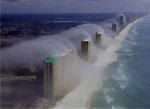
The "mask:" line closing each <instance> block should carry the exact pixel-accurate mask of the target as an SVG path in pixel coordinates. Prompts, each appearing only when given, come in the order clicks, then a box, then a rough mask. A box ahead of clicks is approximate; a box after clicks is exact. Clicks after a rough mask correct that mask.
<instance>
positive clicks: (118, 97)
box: [91, 16, 150, 109]
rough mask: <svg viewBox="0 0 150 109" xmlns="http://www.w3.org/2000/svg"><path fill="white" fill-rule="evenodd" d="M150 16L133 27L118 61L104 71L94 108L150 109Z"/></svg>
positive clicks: (93, 101) (123, 44)
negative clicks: (101, 86) (101, 85)
mask: <svg viewBox="0 0 150 109" xmlns="http://www.w3.org/2000/svg"><path fill="white" fill-rule="evenodd" d="M149 42H150V16H147V17H144V18H143V19H142V20H141V21H140V22H138V23H137V24H135V25H134V26H132V28H131V29H130V31H129V32H128V35H127V36H126V38H125V41H123V43H122V48H121V49H120V50H119V51H117V57H118V60H117V61H116V62H114V63H112V64H110V65H109V66H108V67H107V69H106V70H105V72H104V83H103V88H101V89H100V90H99V91H97V92H96V94H95V97H94V98H93V100H92V102H91V107H92V108H112V109H125V108H150V60H149V59H150V43H149Z"/></svg>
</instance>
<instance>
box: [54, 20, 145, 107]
mask: <svg viewBox="0 0 150 109" xmlns="http://www.w3.org/2000/svg"><path fill="white" fill-rule="evenodd" d="M141 19H142V18H140V19H137V20H135V21H134V22H133V23H131V24H128V25H127V26H126V27H125V28H124V29H123V30H122V31H121V32H120V34H119V35H118V36H116V37H115V40H116V41H117V42H115V43H113V44H112V46H110V47H108V48H107V49H106V50H105V51H104V52H103V53H102V54H100V55H99V56H98V57H99V58H98V59H97V61H96V62H95V63H93V65H94V66H97V67H98V69H97V70H96V71H95V72H94V73H93V72H92V73H93V75H94V76H93V77H94V81H91V80H90V79H91V78H92V77H90V76H91V75H89V77H86V78H84V79H83V81H82V82H81V84H79V85H78V86H77V87H76V89H75V90H73V91H72V92H70V93H69V94H67V95H66V96H65V97H64V98H63V99H62V100H61V101H59V102H57V103H56V106H54V107H53V108H54V109H57V108H78V109H80V108H82V109H86V108H90V101H91V99H92V98H93V97H94V93H95V92H96V91H98V90H100V89H101V87H102V82H103V80H102V79H103V76H102V75H103V70H104V69H105V68H106V67H107V66H108V65H109V64H111V63H112V62H114V61H116V60H117V57H116V51H117V50H118V49H120V47H121V42H122V41H123V40H124V38H125V36H126V35H127V34H128V32H129V30H130V28H131V27H132V26H133V25H134V24H136V23H137V22H139V21H140V20H141ZM102 57H103V58H102ZM105 59H107V60H105ZM95 77H96V78H95ZM100 80H101V81H100ZM99 82H100V83H101V84H98V83H99ZM89 84H91V85H89ZM87 89H88V90H87Z"/></svg>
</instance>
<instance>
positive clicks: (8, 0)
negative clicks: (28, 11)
mask: <svg viewBox="0 0 150 109" xmlns="http://www.w3.org/2000/svg"><path fill="white" fill-rule="evenodd" d="M4 1H6V2H12V3H16V2H28V1H30V0H4Z"/></svg>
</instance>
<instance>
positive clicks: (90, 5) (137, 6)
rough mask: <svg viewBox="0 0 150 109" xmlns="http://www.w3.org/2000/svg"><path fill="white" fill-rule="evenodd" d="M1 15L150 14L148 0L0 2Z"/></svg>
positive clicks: (149, 0) (10, 0)
mask: <svg viewBox="0 0 150 109" xmlns="http://www.w3.org/2000/svg"><path fill="white" fill-rule="evenodd" d="M1 12H2V13H101V12H150V0H1Z"/></svg>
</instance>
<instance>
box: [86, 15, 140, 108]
mask: <svg viewBox="0 0 150 109" xmlns="http://www.w3.org/2000/svg"><path fill="white" fill-rule="evenodd" d="M142 19H143V17H142V18H139V19H137V20H135V21H134V22H132V23H130V24H128V25H127V26H126V27H125V28H124V29H123V30H122V31H121V32H120V33H119V35H118V36H116V38H115V39H116V40H119V43H120V47H119V48H118V49H116V50H115V51H114V52H115V53H116V51H117V50H119V49H120V48H121V42H123V41H124V39H125V37H126V36H127V34H128V32H129V30H130V29H131V28H132V26H134V25H135V24H136V23H138V22H139V21H141V20H142ZM115 61H117V60H115ZM115 61H112V62H111V63H113V62H115ZM111 63H110V64H111ZM108 65H109V64H108ZM101 88H102V87H99V88H98V89H97V90H95V91H94V92H93V93H92V94H91V95H90V97H89V99H88V101H87V102H88V104H87V108H88V109H91V106H90V103H91V100H92V99H93V98H94V95H95V93H96V92H97V91H99V90H100V89H101Z"/></svg>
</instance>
